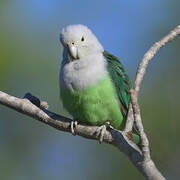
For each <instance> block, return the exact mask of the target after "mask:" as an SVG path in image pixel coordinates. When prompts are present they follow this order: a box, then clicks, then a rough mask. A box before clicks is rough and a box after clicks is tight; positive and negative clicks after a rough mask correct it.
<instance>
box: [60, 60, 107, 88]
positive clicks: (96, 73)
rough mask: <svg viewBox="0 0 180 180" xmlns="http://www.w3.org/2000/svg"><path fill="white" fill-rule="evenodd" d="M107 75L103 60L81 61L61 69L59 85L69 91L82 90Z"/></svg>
mask: <svg viewBox="0 0 180 180" xmlns="http://www.w3.org/2000/svg"><path fill="white" fill-rule="evenodd" d="M106 74H107V69H106V62H105V60H104V59H97V60H96V59H93V58H91V59H90V60H89V59H86V60H84V59H82V60H77V61H74V62H70V63H68V64H65V65H64V66H63V67H61V73H60V76H61V77H60V84H62V85H63V86H65V87H66V88H67V89H70V90H72V91H73V90H83V89H86V88H88V87H90V86H93V85H96V84H97V83H98V82H99V81H100V80H102V79H103V78H104V76H105V75H106Z"/></svg>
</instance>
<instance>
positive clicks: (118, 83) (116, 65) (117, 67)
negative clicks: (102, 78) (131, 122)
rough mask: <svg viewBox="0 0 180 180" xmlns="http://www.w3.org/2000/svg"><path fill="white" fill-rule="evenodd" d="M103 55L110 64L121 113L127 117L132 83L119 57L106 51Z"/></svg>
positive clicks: (109, 69)
mask: <svg viewBox="0 0 180 180" xmlns="http://www.w3.org/2000/svg"><path fill="white" fill-rule="evenodd" d="M103 55H104V57H105V58H106V60H107V62H108V71H109V74H110V76H111V79H112V82H113V84H114V86H115V88H116V93H117V95H118V98H119V102H120V108H121V111H122V113H123V115H124V117H126V115H127V111H128V107H129V102H130V94H129V90H130V89H131V87H132V86H131V82H130V80H129V77H128V76H127V74H126V72H125V70H124V67H123V65H122V64H121V62H120V61H119V59H118V58H117V57H115V56H113V55H112V54H109V53H108V52H107V51H104V53H103Z"/></svg>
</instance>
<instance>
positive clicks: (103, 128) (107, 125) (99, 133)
mask: <svg viewBox="0 0 180 180" xmlns="http://www.w3.org/2000/svg"><path fill="white" fill-rule="evenodd" d="M107 128H112V126H111V125H110V123H109V122H106V123H105V124H104V125H102V126H99V127H98V128H97V129H96V134H97V136H98V137H99V143H100V144H101V143H102V142H103V140H104V134H105V131H106V130H107Z"/></svg>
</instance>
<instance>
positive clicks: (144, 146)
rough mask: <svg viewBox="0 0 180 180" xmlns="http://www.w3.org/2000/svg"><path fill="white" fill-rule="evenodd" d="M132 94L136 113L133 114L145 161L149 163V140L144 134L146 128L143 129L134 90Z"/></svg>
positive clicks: (131, 91)
mask: <svg viewBox="0 0 180 180" xmlns="http://www.w3.org/2000/svg"><path fill="white" fill-rule="evenodd" d="M130 94H131V102H132V108H133V111H134V113H133V114H134V120H135V123H136V127H137V129H138V131H139V135H140V138H141V148H142V153H143V156H144V160H145V161H149V160H150V159H151V156H150V150H149V140H148V138H147V136H146V133H145V132H144V127H143V124H142V120H141V113H140V108H139V104H138V101H137V94H136V91H135V90H134V89H131V90H130Z"/></svg>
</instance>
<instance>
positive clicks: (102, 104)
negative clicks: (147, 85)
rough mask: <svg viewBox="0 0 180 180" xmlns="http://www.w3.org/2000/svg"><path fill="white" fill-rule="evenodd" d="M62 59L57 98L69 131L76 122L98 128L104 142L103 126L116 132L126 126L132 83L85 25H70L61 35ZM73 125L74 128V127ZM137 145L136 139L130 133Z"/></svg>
mask: <svg viewBox="0 0 180 180" xmlns="http://www.w3.org/2000/svg"><path fill="white" fill-rule="evenodd" d="M60 42H61V43H62V46H63V58H62V62H61V68H60V78H59V83H60V97H61V99H62V103H63V106H64V108H65V109H66V110H67V111H68V112H69V113H70V114H71V115H72V116H73V118H74V120H75V121H72V123H71V131H72V133H74V130H75V127H76V125H77V122H78V123H82V124H86V125H93V126H99V127H100V128H99V129H98V130H99V131H100V142H102V141H103V128H104V124H106V123H108V124H109V125H110V126H111V127H113V128H115V129H117V130H123V128H124V127H125V122H126V117H127V112H128V107H129V103H130V101H131V98H130V94H129V90H130V89H131V87H132V86H131V82H130V80H129V77H128V75H127V74H126V72H125V70H124V67H123V65H122V64H121V62H120V60H119V59H118V58H117V57H115V56H113V55H112V54H110V53H108V52H107V51H105V50H104V48H103V46H102V45H101V44H100V42H99V41H98V39H97V38H96V36H95V35H94V34H93V33H92V31H91V30H90V29H89V28H88V27H86V26H84V25H80V24H78V25H69V26H67V27H65V28H63V30H62V32H61V34H60ZM74 126H75V127H74ZM132 140H133V141H134V142H135V143H138V142H139V136H138V135H136V134H134V133H133V134H132Z"/></svg>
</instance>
